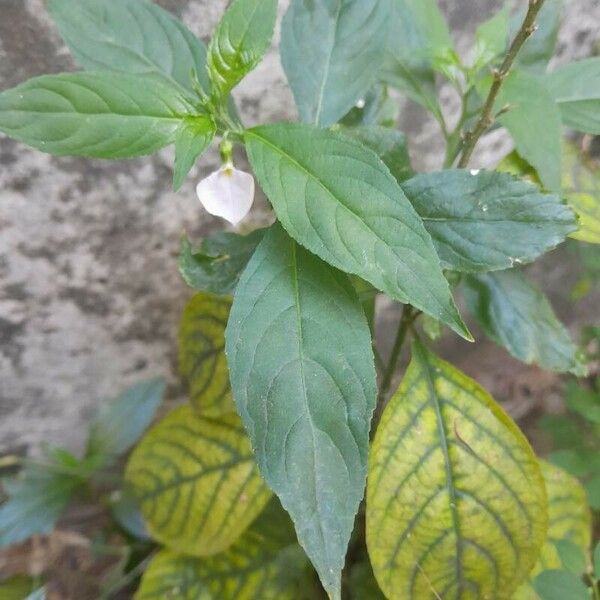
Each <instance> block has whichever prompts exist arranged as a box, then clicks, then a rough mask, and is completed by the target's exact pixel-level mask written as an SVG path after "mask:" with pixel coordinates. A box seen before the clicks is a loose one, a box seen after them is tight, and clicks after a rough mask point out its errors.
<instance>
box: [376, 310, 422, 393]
mask: <svg viewBox="0 0 600 600" xmlns="http://www.w3.org/2000/svg"><path fill="white" fill-rule="evenodd" d="M416 316H417V315H416V314H414V312H413V308H412V306H410V304H407V305H406V306H405V307H404V310H403V311H402V318H401V319H400V324H399V325H398V332H397V333H396V339H395V341H394V346H393V348H392V352H391V354H390V359H389V361H388V364H387V367H386V369H385V372H384V374H383V380H382V382H381V387H380V388H379V395H378V398H377V403H378V404H381V402H383V401H384V400H385V397H386V396H387V393H388V392H389V390H390V385H391V384H392V379H393V377H394V373H395V372H396V367H397V365H398V359H399V358H400V352H401V351H402V346H403V345H404V340H405V339H406V334H407V333H408V329H409V327H410V325H411V323H412V322H413V321H414V319H415V318H416Z"/></svg>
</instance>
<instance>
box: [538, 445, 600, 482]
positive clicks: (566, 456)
mask: <svg viewBox="0 0 600 600" xmlns="http://www.w3.org/2000/svg"><path fill="white" fill-rule="evenodd" d="M591 453H592V457H590V456H589V454H590V450H589V449H587V450H586V449H585V448H581V447H579V448H573V449H564V450H556V451H554V452H551V453H550V454H549V455H548V460H549V461H550V462H551V463H552V464H554V465H556V466H557V467H560V468H561V469H564V470H565V471H567V472H568V473H571V475H575V476H576V477H586V476H588V475H590V473H592V472H593V471H594V469H595V468H596V467H597V468H600V456H598V453H597V452H596V451H595V450H594V451H591ZM591 458H593V459H595V464H592V461H591V460H590V459H591Z"/></svg>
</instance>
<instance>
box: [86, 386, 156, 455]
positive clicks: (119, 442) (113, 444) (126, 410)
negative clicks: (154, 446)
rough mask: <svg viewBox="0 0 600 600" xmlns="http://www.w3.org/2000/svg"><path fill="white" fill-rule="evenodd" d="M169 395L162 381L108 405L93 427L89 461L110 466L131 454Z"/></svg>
mask: <svg viewBox="0 0 600 600" xmlns="http://www.w3.org/2000/svg"><path fill="white" fill-rule="evenodd" d="M164 393H165V380H164V379H162V378H161V377H159V378H156V379H149V380H147V381H142V382H140V383H137V384H135V385H132V386H131V387H129V388H128V389H126V390H125V391H124V392H123V393H122V394H120V395H119V396H118V397H117V398H115V399H114V400H111V401H109V402H105V403H104V404H102V405H101V406H100V408H99V409H98V412H97V414H96V416H95V417H94V419H93V420H92V423H91V425H90V436H89V439H88V442H87V448H86V453H85V454H86V458H90V457H93V458H94V459H95V460H97V461H98V462H99V463H100V464H102V465H104V466H106V465H109V464H111V463H113V462H114V461H115V459H116V458H117V457H119V456H120V455H122V454H124V453H125V452H127V451H128V450H129V449H130V448H131V447H132V446H133V445H134V444H135V443H136V442H137V441H138V439H139V438H140V437H141V435H142V434H143V433H144V431H146V429H147V428H148V427H149V426H150V424H151V423H152V420H153V419H154V415H155V414H156V411H157V409H158V407H159V406H160V403H161V401H162V399H163V395H164Z"/></svg>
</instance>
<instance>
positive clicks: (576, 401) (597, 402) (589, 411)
mask: <svg viewBox="0 0 600 600" xmlns="http://www.w3.org/2000/svg"><path fill="white" fill-rule="evenodd" d="M565 401H566V404H567V406H568V407H569V408H570V409H571V410H572V411H574V412H576V413H579V414H580V415H581V416H582V417H583V418H584V419H586V420H587V421H589V422H590V423H595V424H597V425H600V393H598V392H596V391H592V390H588V389H585V388H582V387H579V386H578V385H576V384H575V383H573V382H570V383H569V384H568V385H567V390H566V397H565Z"/></svg>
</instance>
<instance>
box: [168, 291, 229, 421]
mask: <svg viewBox="0 0 600 600" xmlns="http://www.w3.org/2000/svg"><path fill="white" fill-rule="evenodd" d="M230 308H231V300H230V299H229V298H223V297H219V296H213V295H212V294H206V293H202V294H196V295H195V296H194V297H193V298H192V299H191V300H190V301H189V302H188V303H187V305H186V307H185V309H184V311H183V315H182V316H181V322H180V325H179V372H180V373H181V376H182V377H183V378H184V379H185V380H186V381H187V383H188V387H189V400H190V402H191V404H192V406H193V407H194V408H195V409H196V411H197V412H198V414H200V415H203V416H205V417H218V416H219V415H223V414H227V413H232V412H235V407H234V405H233V399H232V398H231V387H230V385H229V371H228V370H227V361H226V359H225V326H226V325H227V319H228V317H229V310H230Z"/></svg>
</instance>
